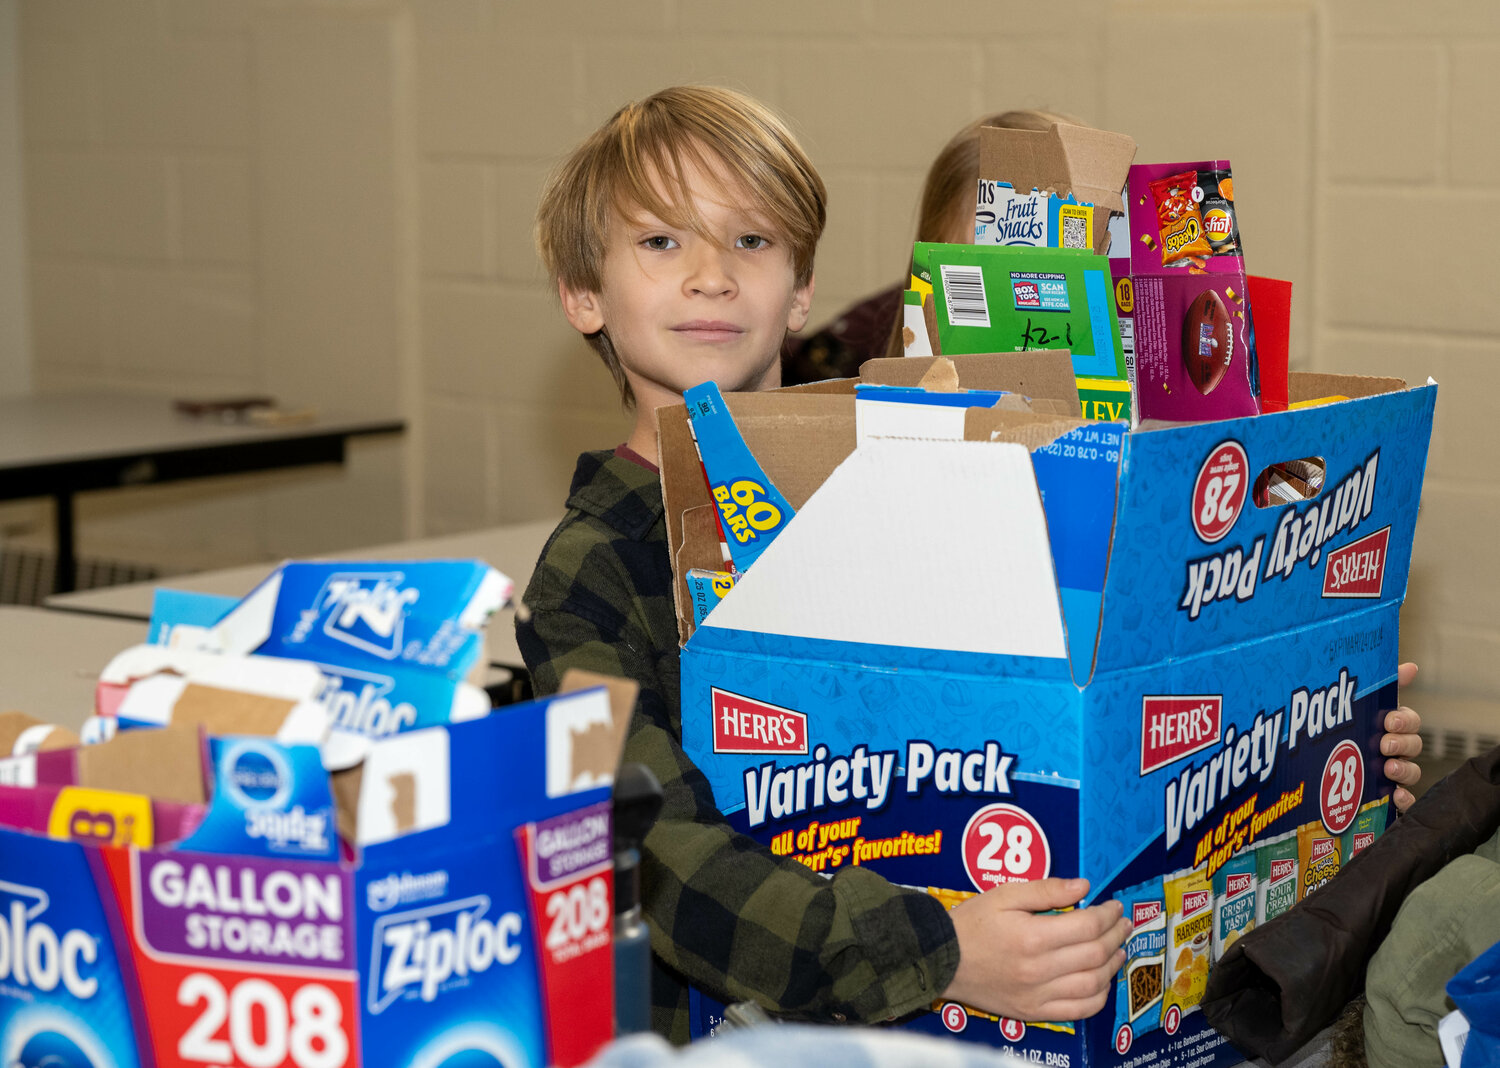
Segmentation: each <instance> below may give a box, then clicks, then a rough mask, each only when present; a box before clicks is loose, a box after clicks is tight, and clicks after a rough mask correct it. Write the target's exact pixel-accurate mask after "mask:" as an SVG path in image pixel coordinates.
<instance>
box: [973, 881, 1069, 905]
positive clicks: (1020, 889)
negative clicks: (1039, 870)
mask: <svg viewBox="0 0 1500 1068" xmlns="http://www.w3.org/2000/svg"><path fill="white" fill-rule="evenodd" d="M986 892H987V893H990V894H998V895H1000V897H1001V899H1002V901H1003V904H1004V906H1005V907H1006V908H1008V909H1021V910H1023V911H1025V912H1046V911H1047V910H1048V909H1065V908H1071V907H1072V906H1074V905H1076V904H1078V902H1079V901H1080V900H1082V898H1083V895H1084V894H1086V893H1088V892H1089V883H1088V880H1087V879H1036V880H1034V881H1032V882H1029V883H1006V884H1005V885H1003V886H997V887H995V889H993V890H989V891H986Z"/></svg>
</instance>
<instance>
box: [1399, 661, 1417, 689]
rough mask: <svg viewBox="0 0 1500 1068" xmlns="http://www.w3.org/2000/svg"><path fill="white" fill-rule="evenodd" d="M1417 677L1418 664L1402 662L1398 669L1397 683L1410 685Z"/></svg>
mask: <svg viewBox="0 0 1500 1068" xmlns="http://www.w3.org/2000/svg"><path fill="white" fill-rule="evenodd" d="M1416 677H1417V665H1416V664H1411V663H1407V664H1402V665H1401V666H1400V667H1398V668H1397V669H1396V685H1397V686H1410V685H1411V683H1412V680H1413V679H1415V678H1416Z"/></svg>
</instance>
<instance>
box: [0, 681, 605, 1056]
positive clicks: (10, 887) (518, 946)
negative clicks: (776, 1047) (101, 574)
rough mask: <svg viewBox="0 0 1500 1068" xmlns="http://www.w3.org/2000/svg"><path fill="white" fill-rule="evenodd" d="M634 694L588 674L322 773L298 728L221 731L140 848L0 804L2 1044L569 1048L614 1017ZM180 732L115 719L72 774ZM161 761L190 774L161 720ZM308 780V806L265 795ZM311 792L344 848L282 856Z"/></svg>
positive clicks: (577, 1050)
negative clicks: (188, 804) (50, 827)
mask: <svg viewBox="0 0 1500 1068" xmlns="http://www.w3.org/2000/svg"><path fill="white" fill-rule="evenodd" d="M591 681H594V680H581V682H591ZM633 704H634V691H633V687H631V686H626V687H625V689H624V690H619V689H618V688H615V692H614V693H613V694H612V693H611V690H610V689H607V688H604V687H594V688H591V689H583V690H579V691H577V692H574V693H570V694H566V695H564V696H559V697H555V698H552V699H550V700H546V701H537V702H533V703H530V704H526V705H519V706H514V707H512V708H508V709H506V710H503V711H497V712H496V713H494V714H493V715H490V716H486V717H484V718H482V719H478V720H472V721H468V722H462V723H451V724H448V725H445V726H433V727H427V728H424V729H420V730H415V731H410V732H407V733H403V734H401V735H399V736H398V737H394V738H386V739H381V740H377V741H375V742H373V743H372V744H371V746H370V750H369V754H368V756H367V757H366V758H365V760H364V762H363V764H362V765H360V766H359V767H358V768H356V769H354V770H353V771H351V772H346V773H341V774H340V776H339V777H338V778H337V779H336V781H335V782H334V783H333V784H331V785H330V783H329V782H328V778H327V776H326V775H324V774H322V769H321V767H320V766H319V764H318V753H317V750H316V749H315V748H312V747H298V746H282V745H280V744H278V743H275V742H272V741H270V740H269V739H264V738H253V737H246V738H240V739H236V740H234V742H233V744H231V745H228V746H220V747H218V748H216V750H215V754H216V757H217V761H218V762H217V764H216V765H214V767H215V769H216V772H217V774H216V776H215V778H216V783H215V789H214V796H213V798H212V800H211V802H210V806H209V811H208V813H207V815H206V817H205V819H204V822H203V823H202V824H201V825H200V826H199V827H198V828H197V830H196V831H195V832H194V835H193V836H192V837H191V838H189V839H188V840H186V842H177V843H172V844H162V845H158V846H157V847H155V848H151V849H136V848H125V847H118V846H98V845H86V844H82V843H81V842H78V841H64V840H58V839H54V838H48V837H43V836H39V835H33V834H28V833H24V832H22V831H18V830H13V829H0V1056H3V1058H4V1061H5V1063H6V1064H7V1065H10V1064H25V1065H42V1064H47V1065H51V1064H69V1065H93V1066H95V1068H104V1066H116V1068H134V1066H139V1065H153V1064H154V1065H158V1066H161V1068H168V1066H188V1065H195V1066H196V1065H223V1064H231V1063H232V1064H242V1065H259V1066H264V1068H335V1066H342V1065H351V1066H352V1065H367V1066H375V1065H379V1066H382V1068H383V1066H385V1065H397V1064H400V1065H413V1066H420V1065H433V1066H436V1065H452V1064H457V1063H464V1064H480V1063H493V1064H505V1065H515V1066H521V1065H526V1066H536V1068H541V1066H542V1065H548V1064H564V1065H570V1064H579V1063H582V1062H583V1061H585V1060H587V1059H588V1058H589V1057H590V1056H592V1055H593V1053H594V1052H595V1051H596V1050H597V1049H598V1047H599V1046H601V1045H602V1044H603V1043H604V1042H606V1041H607V1040H608V1039H609V1038H610V1037H611V1036H612V1033H613V978H612V977H613V955H612V925H613V919H614V917H613V905H612V900H613V867H612V855H613V842H612V837H611V829H610V828H611V818H610V817H611V803H610V783H611V780H612V776H613V773H614V768H615V765H616V762H617V760H618V754H619V748H620V745H621V744H622V743H623V738H624V731H625V727H626V725H627V724H628V721H629V715H630V709H631V707H632V706H633ZM183 736H186V737H187V738H189V739H190V742H191V745H192V746H193V747H195V749H194V751H196V748H197V747H198V746H199V744H200V743H199V741H198V739H199V733H198V731H197V730H195V729H189V728H182V727H171V728H164V729H161V730H144V729H143V730H136V731H131V732H122V733H121V734H120V735H119V736H118V737H117V738H115V739H114V740H113V741H111V742H108V743H105V744H103V745H100V746H94V747H88V748H85V749H81V750H78V751H77V757H78V760H79V762H80V763H79V765H78V766H79V769H80V770H79V775H80V776H81V777H82V778H83V780H84V781H87V782H96V783H102V782H116V783H122V782H136V781H137V780H138V773H139V768H140V755H141V751H142V750H150V749H151V748H152V747H153V746H155V747H156V749H157V751H158V753H159V754H160V753H164V749H163V743H165V742H167V741H169V740H172V739H180V738H181V737H183ZM58 755H60V754H49V753H41V754H37V757H38V758H44V757H45V758H53V757H56V756H58ZM307 756H310V757H311V764H310V766H309V764H308V762H307V761H306V760H305V759H303V758H304V757H307ZM116 757H120V758H121V759H120V761H119V763H121V764H122V765H123V769H116V770H117V772H118V773H116V772H114V771H111V770H110V769H109V768H108V767H107V765H109V764H111V763H113V762H115V760H114V758H116ZM85 765H86V766H85ZM171 766H172V767H173V768H174V769H176V773H177V774H179V775H183V776H185V777H186V779H187V780H188V781H189V782H191V781H192V780H193V779H194V778H195V777H198V778H199V780H200V781H201V775H202V773H203V766H202V765H200V764H197V763H195V762H193V761H192V760H190V759H188V757H187V754H186V752H185V751H184V750H183V748H182V747H181V746H179V747H178V749H177V752H176V755H175V758H174V760H173V762H172V765H171ZM53 770H54V771H55V770H56V765H53ZM314 776H315V777H316V778H317V779H318V780H319V782H316V783H313V782H310V777H314ZM309 785H312V786H317V787H319V788H320V796H321V797H322V798H323V799H324V800H323V808H322V809H321V810H320V811H318V812H304V811H300V810H293V811H290V812H287V811H284V805H283V804H282V802H283V800H284V799H286V798H288V797H290V796H291V795H293V794H295V793H297V792H298V791H302V792H303V794H304V795H306V788H307V787H308V786H309ZM180 789H183V790H185V789H187V787H186V786H182V787H180ZM314 792H315V793H317V792H318V791H314ZM334 796H337V797H338V798H339V799H340V803H341V805H342V807H343V810H344V811H343V812H342V814H341V815H342V818H341V819H340V826H341V827H345V826H347V827H348V828H350V829H351V831H352V833H353V835H354V837H353V840H352V843H351V844H352V845H353V846H354V847H355V851H354V854H353V856H352V857H348V856H346V859H345V860H343V861H340V860H337V859H325V860H308V859H301V856H303V855H305V854H306V850H305V849H304V848H303V847H305V846H306V845H307V844H308V842H309V841H310V840H311V839H313V838H317V839H319V840H320V841H321V842H323V843H324V845H325V847H326V846H327V844H328V843H329V842H330V841H332V846H333V848H334V849H335V850H336V849H337V846H338V843H337V841H334V840H332V839H331V835H327V834H326V830H327V826H326V823H318V822H317V821H319V820H324V819H325V818H326V816H327V815H328V812H329V809H330V807H331V805H332V804H333V802H332V800H331V798H332V797H334ZM312 832H316V833H312ZM236 839H238V841H236ZM187 845H191V846H193V848H191V849H188V848H185V846H187ZM299 850H300V852H299ZM470 1051H472V1052H470ZM49 1058H50V1059H49ZM486 1058H488V1059H486Z"/></svg>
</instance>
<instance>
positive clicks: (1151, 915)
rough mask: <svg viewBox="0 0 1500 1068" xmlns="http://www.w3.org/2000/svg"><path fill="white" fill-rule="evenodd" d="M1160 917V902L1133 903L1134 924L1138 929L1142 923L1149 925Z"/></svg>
mask: <svg viewBox="0 0 1500 1068" xmlns="http://www.w3.org/2000/svg"><path fill="white" fill-rule="evenodd" d="M1160 915H1161V902H1160V901H1137V902H1136V903H1135V913H1134V917H1133V918H1134V922H1135V926H1137V927H1139V926H1141V924H1143V923H1150V922H1151V921H1152V920H1154V919H1156V918H1157V917H1158V916H1160Z"/></svg>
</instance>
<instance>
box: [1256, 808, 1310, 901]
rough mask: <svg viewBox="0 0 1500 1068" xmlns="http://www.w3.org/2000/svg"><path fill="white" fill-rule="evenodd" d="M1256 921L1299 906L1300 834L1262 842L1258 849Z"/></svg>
mask: <svg viewBox="0 0 1500 1068" xmlns="http://www.w3.org/2000/svg"><path fill="white" fill-rule="evenodd" d="M1255 877H1256V885H1255V922H1256V923H1258V924H1260V923H1265V922H1266V921H1267V920H1274V919H1275V918H1276V917H1277V916H1280V915H1281V914H1282V913H1283V912H1285V911H1286V910H1287V909H1289V908H1291V907H1292V906H1293V905H1295V904H1296V903H1297V899H1298V896H1299V895H1298V892H1297V891H1298V888H1299V887H1300V886H1301V880H1300V879H1298V878H1297V832H1296V831H1289V832H1288V833H1286V834H1283V835H1278V836H1277V837H1275V838H1271V839H1268V840H1267V841H1265V842H1262V843H1261V844H1260V845H1259V846H1258V847H1256V850H1255Z"/></svg>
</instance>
